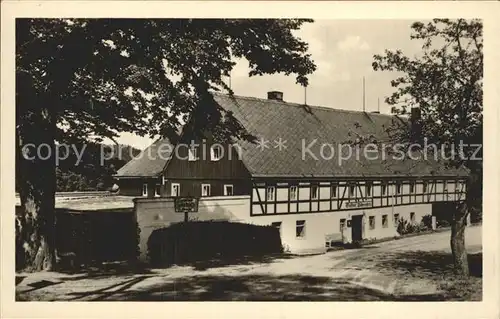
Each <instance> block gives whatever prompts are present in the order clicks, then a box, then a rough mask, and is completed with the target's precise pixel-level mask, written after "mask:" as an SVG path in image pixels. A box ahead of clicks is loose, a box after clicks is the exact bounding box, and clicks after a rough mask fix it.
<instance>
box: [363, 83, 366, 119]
mask: <svg viewBox="0 0 500 319" xmlns="http://www.w3.org/2000/svg"><path fill="white" fill-rule="evenodd" d="M365 104H366V102H365V77H363V112H365Z"/></svg>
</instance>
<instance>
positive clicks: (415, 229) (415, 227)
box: [396, 215, 432, 235]
mask: <svg viewBox="0 0 500 319" xmlns="http://www.w3.org/2000/svg"><path fill="white" fill-rule="evenodd" d="M427 216H430V215H427ZM424 218H425V220H422V221H421V222H420V223H411V222H409V221H408V220H406V219H404V218H403V217H400V218H399V219H398V221H397V223H398V224H397V228H396V231H397V232H398V234H399V235H407V234H414V233H420V232H423V231H428V230H431V229H432V223H431V224H430V225H428V219H429V218H426V216H424Z"/></svg>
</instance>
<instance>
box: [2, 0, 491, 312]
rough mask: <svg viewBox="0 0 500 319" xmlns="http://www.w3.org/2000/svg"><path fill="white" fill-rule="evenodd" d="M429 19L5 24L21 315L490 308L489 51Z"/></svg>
mask: <svg viewBox="0 0 500 319" xmlns="http://www.w3.org/2000/svg"><path fill="white" fill-rule="evenodd" d="M130 2H134V1H130ZM61 3H64V2H63V1H61ZM11 4H12V3H11ZM108 4H109V3H108ZM111 5H112V4H111ZM121 5H123V6H127V5H128V4H127V2H122V3H121ZM143 5H144V6H145V7H147V5H148V4H147V3H144V4H143ZM217 5H219V6H221V4H217ZM254 5H256V6H262V7H265V6H266V3H265V2H259V4H254ZM93 6H94V7H95V10H98V8H99V2H96V3H95V4H94V5H93ZM214 6H215V2H214ZM279 6H280V4H279V3H278V5H277V7H278V8H279ZM281 6H285V3H283V4H282V5H281ZM2 7H4V6H3V4H2ZM5 7H7V6H5ZM486 8H488V7H483V10H487V9H486ZM42 9H43V8H42ZM275 9H276V8H275V7H274V10H275ZM491 9H492V10H493V11H494V10H496V11H498V10H497V9H498V6H491ZM111 10H113V9H111ZM116 10H119V9H118V8H116ZM214 10H216V9H215V7H214ZM103 12H108V10H105V11H103ZM243 12H244V11H243ZM264 12H265V10H264ZM273 12H274V11H273ZM478 12H480V11H478ZM197 14H199V13H197ZM243 14H244V13H243ZM429 14H431V12H429V13H428V14H427V15H425V16H424V17H422V18H392V19H389V18H384V19H381V18H375V16H374V18H363V19H355V18H349V19H347V18H345V19H340V18H330V19H329V18H325V17H324V15H321V17H320V18H315V17H314V14H311V15H308V14H307V12H297V14H295V15H290V16H286V17H266V16H262V17H253V16H251V17H240V16H241V15H242V12H241V11H240V12H239V13H238V17H227V18H224V17H212V16H207V17H195V18H193V17H190V16H189V14H186V15H184V16H175V17H171V16H169V14H168V4H165V14H164V17H163V16H162V17H158V14H156V15H154V16H152V17H147V14H146V16H144V17H142V16H139V15H138V16H136V17H134V16H129V17H124V16H122V15H120V16H118V17H115V16H111V15H110V16H109V17H106V15H103V14H100V15H99V16H98V17H93V16H89V17H85V16H81V14H79V13H78V12H75V15H74V16H71V15H63V14H61V15H60V16H57V15H56V16H53V14H52V15H48V16H40V17H38V16H33V17H30V16H29V15H23V14H21V15H20V16H16V17H15V18H10V19H11V24H10V27H9V28H10V29H12V30H11V31H12V32H13V34H12V37H14V40H15V43H13V46H15V47H13V50H12V54H13V56H12V58H11V60H12V62H13V63H14V65H13V68H14V69H15V71H14V70H12V78H11V80H12V81H11V82H13V83H11V84H10V85H11V86H12V87H13V88H14V91H12V93H13V94H15V96H14V95H13V96H12V97H11V99H10V100H9V102H10V101H12V102H13V103H14V104H10V103H9V104H7V103H4V99H3V98H4V97H2V117H4V112H6V109H9V111H10V112H11V113H12V114H13V115H12V116H10V117H9V118H10V119H13V118H15V123H13V124H11V125H10V126H9V127H10V128H12V130H10V129H9V132H8V134H9V136H10V139H11V140H12V142H11V144H9V145H12V149H11V150H7V145H5V144H3V141H4V133H5V131H7V130H6V129H5V130H4V129H3V128H2V144H3V145H2V162H3V160H4V157H6V156H9V157H10V158H12V162H13V165H12V166H8V167H9V169H8V172H7V168H6V167H7V166H4V164H2V185H4V183H6V181H5V180H6V179H10V182H11V184H12V187H11V188H10V189H12V193H7V192H6V191H5V188H2V204H4V199H5V198H6V197H9V198H12V199H13V200H12V201H13V202H14V205H12V207H8V208H7V209H5V207H6V206H5V205H3V206H2V219H3V220H2V222H3V221H5V220H7V219H4V218H6V217H5V215H10V216H11V217H12V219H8V220H7V222H8V225H4V226H2V231H3V230H4V229H8V230H9V231H11V235H9V236H10V237H11V238H15V240H14V239H12V240H11V241H10V242H11V243H12V247H10V248H9V249H10V250H12V254H11V257H10V259H9V261H8V262H9V263H11V264H12V265H13V266H12V268H13V272H12V273H11V274H8V275H9V276H10V277H11V278H10V280H11V281H13V278H12V277H13V276H15V282H14V286H15V287H12V288H9V289H10V290H11V291H12V290H14V291H13V292H11V293H13V298H14V299H15V303H16V304H17V303H21V304H23V305H25V306H23V307H30V306H29V305H30V304H31V303H26V302H40V301H42V302H43V301H77V302H90V301H122V302H127V301H135V302H144V301H156V302H167V303H163V304H162V305H164V306H165V307H168V302H170V301H239V302H245V301H251V302H258V301H275V302H293V301H330V302H343V301H351V302H361V301H386V302H405V301H416V302H418V301H432V302H450V301H465V302H467V301H469V302H470V301H474V302H481V301H484V300H485V299H484V298H485V288H484V286H485V285H486V284H488V282H489V281H491V280H490V279H488V280H483V279H486V277H485V276H483V265H486V263H487V261H486V260H489V261H488V262H491V260H494V259H495V258H496V262H497V263H498V255H496V257H495V256H494V255H490V257H487V256H486V255H487V253H486V250H484V254H483V248H484V247H483V242H484V240H488V237H489V234H487V233H486V232H485V230H483V220H484V225H485V226H484V227H486V224H487V223H490V225H491V221H495V219H490V218H491V216H490V215H495V214H497V213H498V210H497V208H495V207H491V201H490V205H489V206H486V205H485V202H484V200H483V198H485V197H484V192H485V189H486V187H490V186H485V185H486V184H487V183H488V180H489V178H490V176H491V178H495V176H493V175H495V174H496V175H498V168H494V169H495V171H490V172H491V173H488V174H489V175H488V174H486V173H485V172H486V171H485V168H484V166H483V156H484V157H485V159H486V161H488V162H490V164H491V161H494V158H493V157H494V156H496V159H498V155H495V153H492V152H495V149H493V151H492V150H491V149H490V150H488V151H486V148H485V147H483V145H484V144H485V141H484V139H487V138H492V134H493V135H495V134H496V131H494V130H493V131H490V133H487V130H486V128H485V125H483V124H484V122H485V120H486V119H485V117H486V112H485V109H486V108H490V109H491V105H488V107H486V106H485V103H484V101H485V98H484V97H483V95H484V93H483V91H484V87H485V85H486V81H484V80H483V78H484V72H485V69H486V68H485V67H484V65H485V62H484V60H485V59H484V57H485V54H484V52H485V50H484V47H485V46H486V45H487V42H488V41H489V38H488V36H491V35H492V34H491V33H487V32H485V24H486V22H485V20H484V19H483V18H482V16H481V15H480V14H477V16H472V17H470V16H471V14H469V15H467V16H464V17H456V14H453V15H451V17H450V18H448V17H445V16H443V11H442V10H441V11H439V14H436V15H435V16H432V15H429ZM365 16H366V15H365ZM4 31H5V29H4V27H3V26H2V37H3V36H4V35H5V33H4ZM9 53H10V52H9ZM4 54H7V53H5V51H4V46H3V44H2V57H4V56H6V55H4ZM497 57H498V54H497ZM14 72H15V73H14ZM2 73H4V70H2ZM14 74H15V75H14ZM3 80H4V75H3V74H2V96H3V95H4V84H3V83H4V81H3ZM496 85H497V86H498V83H496ZM497 89H498V88H497ZM10 93H11V92H8V93H7V92H5V94H6V95H7V94H10ZM490 100H491V99H490ZM496 102H498V101H496ZM492 112H493V113H489V114H493V115H497V113H498V111H497V110H493V111H492ZM494 112H497V113H494ZM494 120H495V119H493V121H494ZM489 123H490V124H491V123H492V122H491V121H490V122H489ZM3 124H4V119H2V125H3ZM494 129H495V128H494ZM491 132H493V133H491ZM5 134H7V133H5ZM483 136H484V137H483ZM497 139H498V138H497ZM496 143H497V142H496ZM489 145H491V143H490V144H488V146H489ZM495 147H496V145H495ZM485 154H488V155H485ZM491 154H493V157H490V158H488V156H490V155H491ZM495 165H496V164H495ZM4 172H5V173H6V174H8V175H5V174H4ZM9 176H12V178H9ZM496 177H498V176H496ZM492 184H493V183H492ZM490 185H491V184H490ZM497 195H498V193H497ZM14 198H15V199H14ZM493 200H494V201H495V200H496V199H493ZM496 201H497V202H498V200H496ZM14 216H15V217H14ZM11 217H9V218H11ZM497 217H498V216H497ZM497 217H495V218H497ZM496 220H497V219H496ZM12 221H13V222H14V223H13V222H12ZM14 224H15V233H14ZM497 226H498V225H496V226H490V227H497ZM490 230H491V228H490ZM14 235H15V237H14ZM495 236H497V235H495ZM491 238H494V239H495V242H490V245H493V244H494V245H497V242H496V237H491ZM2 246H3V247H2V259H3V256H4V250H5V249H7V248H8V247H5V245H4V244H3V245H2ZM491 251H492V250H491V249H490V250H489V252H491ZM489 252H488V253H489ZM486 258H488V259H486ZM5 262H6V260H5V259H4V260H2V263H3V264H4V263H5ZM493 266H495V265H493ZM493 266H491V264H490V266H489V267H493ZM495 267H496V266H495ZM495 271H496V269H495V270H493V269H492V268H490V273H491V272H495ZM14 272H15V274H14ZM4 275H5V274H4V273H3V272H2V280H4V278H3V276H4ZM495 276H496V277H497V279H498V274H497V273H496V275H495ZM493 278H494V277H493ZM125 304H126V303H125ZM433 304H434V303H433ZM186 305H187V303H186ZM68 307H69V306H68ZM165 309H167V308H165ZM416 309H417V308H416ZM406 311H409V312H410V313H411V312H412V311H414V310H410V309H407V310H406ZM497 311H498V310H497ZM497 314H498V312H497ZM400 315H403V316H404V315H405V314H404V313H401V312H400ZM415 315H416V314H415ZM455 318H459V317H455ZM488 318H489V317H488ZM492 318H493V317H492Z"/></svg>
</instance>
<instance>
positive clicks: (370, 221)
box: [368, 216, 375, 229]
mask: <svg viewBox="0 0 500 319" xmlns="http://www.w3.org/2000/svg"><path fill="white" fill-rule="evenodd" d="M368 221H369V223H370V229H375V216H370V217H369V219H368Z"/></svg>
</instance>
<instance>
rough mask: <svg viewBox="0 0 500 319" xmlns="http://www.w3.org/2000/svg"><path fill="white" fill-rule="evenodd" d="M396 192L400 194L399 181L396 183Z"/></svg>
mask: <svg viewBox="0 0 500 319" xmlns="http://www.w3.org/2000/svg"><path fill="white" fill-rule="evenodd" d="M396 194H401V183H396Z"/></svg>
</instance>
